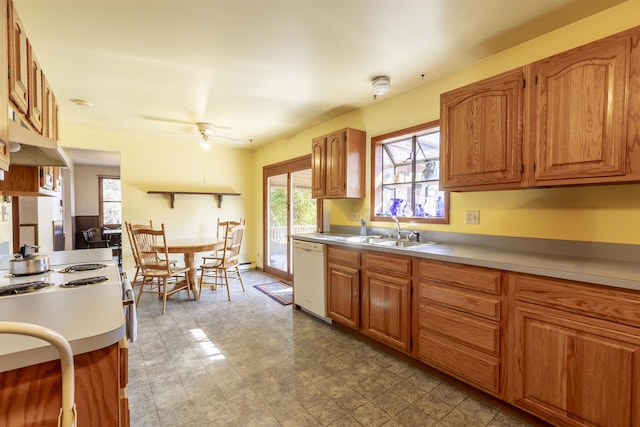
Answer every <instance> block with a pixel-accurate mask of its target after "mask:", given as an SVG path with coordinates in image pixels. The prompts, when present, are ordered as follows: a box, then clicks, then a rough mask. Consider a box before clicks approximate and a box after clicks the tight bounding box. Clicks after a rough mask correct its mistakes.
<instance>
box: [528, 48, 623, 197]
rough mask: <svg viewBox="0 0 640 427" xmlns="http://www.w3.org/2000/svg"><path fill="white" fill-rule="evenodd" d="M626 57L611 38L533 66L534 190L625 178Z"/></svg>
mask: <svg viewBox="0 0 640 427" xmlns="http://www.w3.org/2000/svg"><path fill="white" fill-rule="evenodd" d="M629 52H630V37H629V36H626V37H620V36H613V37H610V38H607V39H603V40H600V41H597V42H594V43H590V44H588V45H585V46H581V47H579V48H576V49H572V50H570V51H567V52H564V53H561V54H559V55H555V56H552V57H550V58H547V59H544V60H542V61H539V62H537V63H535V64H534V65H533V66H534V73H535V76H536V80H537V83H536V84H535V88H534V89H535V97H534V104H535V114H534V115H533V117H532V118H533V120H534V121H535V127H534V132H535V133H534V141H535V148H534V150H535V154H534V155H535V163H536V164H535V180H536V184H537V185H549V181H552V180H560V182H554V183H553V184H564V183H567V184H570V183H576V182H578V183H579V182H580V181H576V180H580V179H583V180H584V179H588V178H591V179H593V178H594V177H603V176H614V175H624V174H625V156H626V132H625V129H626V111H627V102H626V92H625V91H626V84H627V80H628V72H629V71H628V67H629ZM563 180H567V181H563Z"/></svg>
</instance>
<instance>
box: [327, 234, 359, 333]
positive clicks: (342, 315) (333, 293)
mask: <svg viewBox="0 0 640 427" xmlns="http://www.w3.org/2000/svg"><path fill="white" fill-rule="evenodd" d="M327 316H329V317H330V318H331V319H333V321H334V322H338V323H341V324H343V325H345V326H348V327H350V328H353V329H359V328H360V252H359V251H353V250H348V249H342V248H336V247H332V246H328V247H327Z"/></svg>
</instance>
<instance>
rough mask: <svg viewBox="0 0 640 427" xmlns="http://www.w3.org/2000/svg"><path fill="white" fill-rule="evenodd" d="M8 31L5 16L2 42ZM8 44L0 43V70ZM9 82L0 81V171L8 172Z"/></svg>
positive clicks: (0, 19)
mask: <svg viewBox="0 0 640 427" xmlns="http://www.w3.org/2000/svg"><path fill="white" fill-rule="evenodd" d="M6 7H7V3H6V2H5V1H4V0H0V10H5V9H6ZM7 30H10V28H8V25H7V15H6V14H4V13H3V14H1V16H0V34H2V35H3V37H2V40H5V41H6V40H7V35H6V31H7ZM7 51H8V43H0V69H1V70H6V69H7V68H8V67H9V64H8V56H7V55H8V54H7ZM8 90H9V80H8V79H2V81H0V169H1V170H3V171H8V170H9V110H8V105H9V94H8Z"/></svg>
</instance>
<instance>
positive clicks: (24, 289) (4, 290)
mask: <svg viewBox="0 0 640 427" xmlns="http://www.w3.org/2000/svg"><path fill="white" fill-rule="evenodd" d="M49 286H53V283H49V282H42V281H38V282H26V283H18V284H15V285H9V286H2V287H0V297H4V296H7V295H18V294H26V293H29V292H35V291H37V290H40V289H44V288H48V287H49Z"/></svg>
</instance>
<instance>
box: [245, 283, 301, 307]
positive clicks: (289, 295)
mask: <svg viewBox="0 0 640 427" xmlns="http://www.w3.org/2000/svg"><path fill="white" fill-rule="evenodd" d="M253 287H254V288H256V289H257V290H259V291H260V292H262V293H263V294H265V295H267V296H268V297H269V298H271V299H273V300H275V301H278V302H279V303H280V304H282V305H289V304H291V303H292V301H293V288H292V287H291V285H289V284H287V283H284V282H273V283H263V284H261V285H253Z"/></svg>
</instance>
